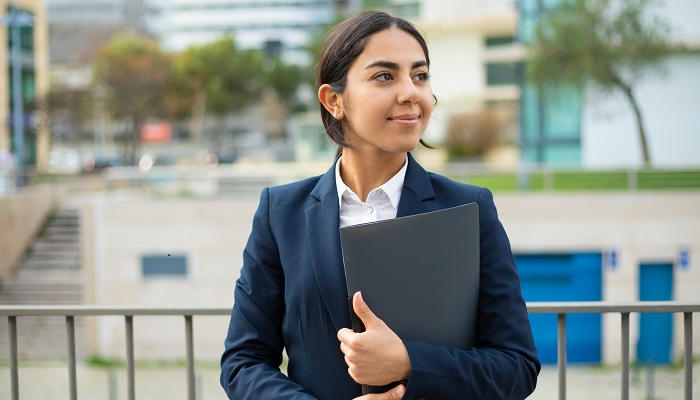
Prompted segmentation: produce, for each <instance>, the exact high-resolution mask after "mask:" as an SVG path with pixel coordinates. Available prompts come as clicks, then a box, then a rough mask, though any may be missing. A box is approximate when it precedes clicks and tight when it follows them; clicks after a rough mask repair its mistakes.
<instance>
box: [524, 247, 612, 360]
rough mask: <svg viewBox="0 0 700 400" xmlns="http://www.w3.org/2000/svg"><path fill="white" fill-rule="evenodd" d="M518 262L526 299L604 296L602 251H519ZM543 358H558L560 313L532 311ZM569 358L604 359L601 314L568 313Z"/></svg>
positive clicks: (531, 320)
mask: <svg viewBox="0 0 700 400" xmlns="http://www.w3.org/2000/svg"><path fill="white" fill-rule="evenodd" d="M515 262H516V264H517V266H518V272H519V274H520V282H521V287H522V292H523V298H524V299H525V301H599V300H601V280H602V275H601V264H602V256H601V253H573V254H571V253H570V254H519V255H516V256H515ZM530 324H531V325H532V332H533V335H534V337H535V346H536V347H537V353H538V356H539V358H540V361H541V362H542V363H545V364H556V362H557V316H556V315H554V314H530ZM566 335H567V351H566V357H567V361H568V362H570V363H597V362H600V358H601V357H600V352H601V350H600V348H601V346H600V336H601V317H600V314H568V315H567V317H566Z"/></svg>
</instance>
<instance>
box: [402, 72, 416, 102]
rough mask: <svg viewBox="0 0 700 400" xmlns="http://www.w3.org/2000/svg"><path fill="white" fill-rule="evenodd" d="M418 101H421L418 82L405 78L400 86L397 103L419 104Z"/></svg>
mask: <svg viewBox="0 0 700 400" xmlns="http://www.w3.org/2000/svg"><path fill="white" fill-rule="evenodd" d="M418 100H420V92H419V91H418V88H417V87H416V82H414V81H413V79H412V78H411V77H410V76H408V77H405V78H404V79H403V80H402V84H401V85H400V86H399V93H398V94H397V96H396V102H397V103H399V104H406V103H408V104H418Z"/></svg>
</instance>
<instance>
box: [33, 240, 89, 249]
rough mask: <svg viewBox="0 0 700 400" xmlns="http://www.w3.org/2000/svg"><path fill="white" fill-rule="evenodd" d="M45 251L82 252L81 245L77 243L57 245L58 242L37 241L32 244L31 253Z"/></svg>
mask: <svg viewBox="0 0 700 400" xmlns="http://www.w3.org/2000/svg"><path fill="white" fill-rule="evenodd" d="M43 250H49V251H51V250H58V251H64V250H65V251H68V250H70V251H80V243H78V242H76V243H73V244H70V243H60V242H59V243H56V242H49V241H46V240H37V241H36V242H34V244H32V247H31V250H30V251H43Z"/></svg>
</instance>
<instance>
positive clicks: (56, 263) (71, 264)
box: [17, 258, 80, 269]
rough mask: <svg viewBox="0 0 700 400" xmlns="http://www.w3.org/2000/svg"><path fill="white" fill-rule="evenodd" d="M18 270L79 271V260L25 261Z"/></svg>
mask: <svg viewBox="0 0 700 400" xmlns="http://www.w3.org/2000/svg"><path fill="white" fill-rule="evenodd" d="M17 268H18V269H24V268H29V269H54V268H55V269H80V259H79V258H77V259H76V260H34V259H31V258H29V259H25V260H24V261H22V262H21V263H20V264H19V265H18V266H17Z"/></svg>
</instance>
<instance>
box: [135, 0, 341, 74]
mask: <svg viewBox="0 0 700 400" xmlns="http://www.w3.org/2000/svg"><path fill="white" fill-rule="evenodd" d="M352 3H353V2H351V1H337V0H301V1H299V0H282V1H279V0H255V1H251V0H177V1H163V0H150V1H148V3H147V10H148V14H147V15H148V17H147V23H146V24H147V28H148V30H149V31H150V32H152V33H153V34H154V35H156V36H157V37H158V38H159V39H160V41H161V44H162V46H163V48H164V49H165V50H168V51H180V50H184V49H185V48H187V47H188V46H191V45H199V44H203V43H207V42H211V41H214V40H216V39H218V38H220V37H222V36H230V37H233V38H234V39H235V40H236V43H237V44H238V45H239V46H240V47H241V48H257V49H262V50H263V51H264V52H265V53H266V54H268V55H272V56H277V55H279V56H280V57H282V59H283V60H285V61H286V62H291V63H295V64H300V65H309V64H310V63H311V60H310V59H309V56H308V52H307V51H306V50H305V46H307V45H308V44H309V43H310V42H311V39H312V38H313V37H312V35H314V34H319V33H320V32H321V31H322V30H323V27H324V26H326V25H327V24H329V23H332V22H333V21H334V19H335V17H336V13H337V12H338V11H339V10H345V9H348V8H349V7H351V6H352Z"/></svg>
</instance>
